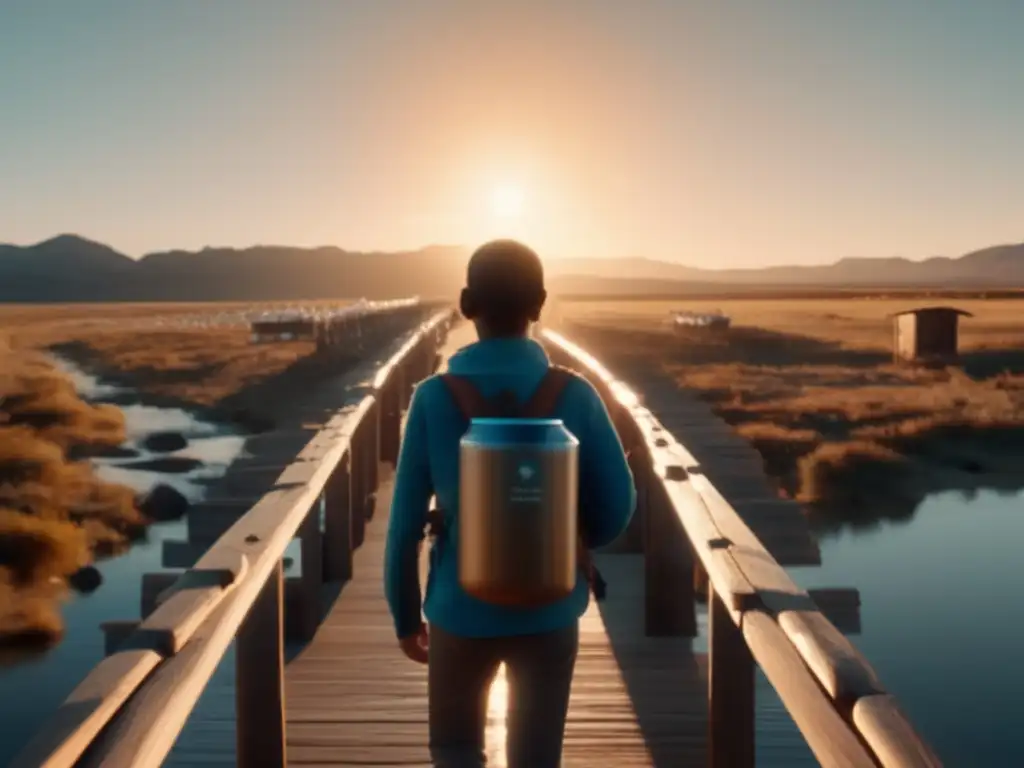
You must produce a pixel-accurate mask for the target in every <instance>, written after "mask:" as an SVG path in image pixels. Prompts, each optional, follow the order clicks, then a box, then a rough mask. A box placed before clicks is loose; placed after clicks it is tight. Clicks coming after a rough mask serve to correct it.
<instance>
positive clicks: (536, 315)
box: [530, 290, 548, 323]
mask: <svg viewBox="0 0 1024 768" xmlns="http://www.w3.org/2000/svg"><path fill="white" fill-rule="evenodd" d="M547 298H548V292H547V291H545V290H541V292H540V294H538V296H537V303H536V304H534V306H533V309H532V310H531V311H530V322H531V323H536V322H537V321H538V320H540V311H541V310H542V309H544V302H545V301H547Z"/></svg>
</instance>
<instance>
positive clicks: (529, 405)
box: [523, 365, 575, 419]
mask: <svg viewBox="0 0 1024 768" xmlns="http://www.w3.org/2000/svg"><path fill="white" fill-rule="evenodd" d="M573 376H575V374H574V373H573V372H572V371H570V370H569V369H568V368H563V367H562V366H560V365H552V366H551V367H550V368H548V372H547V373H546V374H544V378H543V379H541V380H540V384H538V385H537V389H535V390H534V391H533V394H532V395H531V396H530V399H529V400H527V401H526V404H525V405H524V406H523V417H524V418H527V419H543V418H547V417H549V416H551V415H552V414H553V413H554V412H555V407H556V406H557V405H558V399H559V398H560V397H561V396H562V392H563V391H564V390H565V385H566V384H568V383H569V380H570V379H571V378H573Z"/></svg>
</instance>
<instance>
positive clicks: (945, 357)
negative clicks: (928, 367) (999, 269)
mask: <svg viewBox="0 0 1024 768" xmlns="http://www.w3.org/2000/svg"><path fill="white" fill-rule="evenodd" d="M961 315H963V316H965V317H972V315H971V313H970V312H967V311H965V310H962V309H957V308H956V307H919V308H918V309H910V310H907V311H906V312H899V313H897V314H895V315H892V319H893V358H894V360H895V361H896V362H941V363H949V362H953V361H955V360H956V358H957V337H958V328H957V325H958V322H959V320H960V316H961Z"/></svg>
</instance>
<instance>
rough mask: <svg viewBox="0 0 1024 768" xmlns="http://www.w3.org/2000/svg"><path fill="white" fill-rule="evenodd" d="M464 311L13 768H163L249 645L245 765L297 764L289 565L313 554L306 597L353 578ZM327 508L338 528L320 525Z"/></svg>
mask: <svg viewBox="0 0 1024 768" xmlns="http://www.w3.org/2000/svg"><path fill="white" fill-rule="evenodd" d="M452 319H453V312H452V310H451V309H450V308H449V309H444V310H440V311H438V312H437V313H436V314H434V315H433V316H432V317H431V318H430V319H429V320H428V321H427V322H425V323H423V324H422V325H421V326H420V327H419V328H418V329H417V330H416V331H415V332H414V333H413V334H412V335H411V336H410V337H409V339H408V341H406V342H405V343H404V344H403V345H402V346H401V348H400V349H399V350H398V351H397V352H396V353H395V354H394V355H393V356H392V357H391V358H390V359H389V360H388V361H387V362H386V363H385V364H384V365H383V366H381V367H380V368H379V369H378V370H377V371H376V375H375V376H374V377H373V378H372V381H371V382H369V383H368V384H367V385H366V386H364V387H362V388H360V389H358V390H354V393H353V397H352V398H350V401H349V402H347V403H344V404H339V406H343V407H341V410H339V412H338V413H337V415H335V416H334V417H333V418H331V419H330V421H329V422H328V423H327V424H326V426H325V427H324V428H323V429H322V430H320V431H319V432H318V433H317V434H316V435H315V437H314V438H313V439H312V440H310V442H309V443H308V444H307V445H306V447H305V448H304V449H303V450H302V452H301V453H299V455H298V456H297V457H296V458H295V460H294V462H293V463H292V464H291V465H290V466H288V467H287V469H285V471H284V472H283V473H282V474H281V476H280V477H279V478H278V480H277V483H276V485H275V487H274V488H273V490H271V491H270V492H269V493H267V494H266V495H265V496H263V497H262V498H261V499H260V500H259V501H258V502H257V503H256V504H255V505H254V506H253V507H252V509H250V510H249V511H248V512H247V513H246V514H245V515H243V516H242V517H241V518H240V519H239V520H238V522H237V523H235V524H234V525H233V526H232V527H231V528H230V529H229V530H228V531H227V532H226V533H225V534H224V535H223V536H222V537H221V538H220V539H218V540H217V542H216V543H215V544H214V545H213V546H212V547H211V548H210V549H209V550H208V551H207V552H206V554H205V555H203V556H202V558H200V560H199V561H198V562H197V563H196V564H195V566H194V567H193V568H191V569H189V570H188V571H186V572H185V573H184V574H182V575H181V576H180V577H179V578H178V580H177V581H176V582H175V583H174V584H173V585H172V586H171V588H170V589H168V590H167V591H166V592H165V593H163V594H162V595H161V598H160V600H159V604H158V607H157V608H156V609H155V610H154V611H153V613H152V614H150V615H149V616H148V617H147V618H146V619H145V620H143V621H142V622H141V623H140V624H139V625H138V626H137V627H136V628H135V629H134V631H132V632H130V633H129V634H127V636H126V637H125V639H124V640H123V641H122V642H121V644H120V645H119V647H118V648H117V649H116V650H115V651H114V652H113V653H111V654H110V655H109V656H107V657H106V658H105V659H104V660H103V661H102V662H100V664H99V665H97V666H96V667H95V668H94V669H93V670H92V672H90V674H89V675H88V676H87V677H86V678H85V679H84V680H83V681H82V683H81V684H80V685H79V686H78V687H77V688H75V690H74V691H73V692H72V693H71V695H70V696H69V697H68V698H67V699H66V700H65V701H64V703H63V704H62V705H61V706H60V708H59V709H58V710H57V712H56V713H55V714H54V715H53V717H51V718H50V720H49V721H48V722H47V723H46V724H44V726H43V728H42V729H40V731H39V732H38V734H37V736H36V737H35V739H34V740H33V741H32V742H30V743H29V745H28V746H27V747H26V748H25V749H24V750H23V751H22V752H21V754H19V755H18V757H17V758H16V759H15V761H14V763H13V764H12V765H13V766H24V767H25V768H28V767H29V766H32V768H36V767H37V766H51V767H61V768H63V767H64V766H72V765H82V764H84V765H109V766H126V767H127V766H131V767H132V768H144V767H145V766H158V765H160V764H162V762H163V760H164V758H165V757H166V756H167V754H168V753H169V752H170V750H171V748H172V747H173V745H174V743H175V741H176V740H177V738H178V735H179V733H180V732H181V729H182V728H183V726H184V725H185V722H186V720H187V719H188V717H189V714H190V713H191V712H192V710H193V708H194V707H195V705H196V703H197V701H198V700H199V697H200V695H201V694H202V692H203V689H204V688H205V687H206V685H207V683H208V682H209V680H210V677H211V675H212V674H213V673H214V671H215V670H216V669H217V666H218V665H219V664H220V662H221V660H222V659H223V657H224V655H225V653H226V651H227V650H228V648H229V647H230V646H231V644H232V642H233V641H235V656H236V662H235V663H236V667H237V675H236V716H237V749H238V764H239V765H286V764H287V761H286V760H285V702H284V616H283V614H284V602H283V597H284V583H283V566H282V558H283V556H284V552H285V548H286V547H287V546H288V544H289V542H291V541H292V539H294V538H295V537H296V536H298V537H299V538H300V539H301V544H302V550H301V551H302V558H303V564H302V571H303V587H304V588H309V589H311V590H316V591H317V592H319V589H320V587H321V585H322V583H323V580H330V581H342V580H346V579H349V578H350V577H351V575H352V550H353V547H354V545H355V544H357V543H358V542H359V541H361V540H362V538H363V527H364V525H365V522H366V519H367V515H368V513H369V512H370V511H371V509H372V505H373V502H374V493H375V491H376V488H377V484H378V481H379V470H380V463H381V462H388V463H391V464H394V463H395V462H396V460H397V456H398V446H399V437H400V429H401V414H402V410H403V409H404V407H405V406H406V405H407V404H408V400H409V397H410V395H411V392H412V387H413V385H414V384H415V383H416V382H417V381H419V380H421V379H423V378H425V377H426V376H428V375H430V374H431V373H432V372H433V371H434V370H435V368H436V365H437V353H438V349H439V347H440V345H441V344H442V343H443V341H444V338H445V335H446V333H447V330H448V327H449V325H450V322H451V320H452ZM321 504H322V505H323V511H324V526H323V530H321V528H320V511H321Z"/></svg>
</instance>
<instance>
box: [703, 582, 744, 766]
mask: <svg viewBox="0 0 1024 768" xmlns="http://www.w3.org/2000/svg"><path fill="white" fill-rule="evenodd" d="M708 625H709V634H710V638H709V646H710V653H709V657H710V658H709V664H708V765H709V766H711V768H753V766H754V658H753V656H751V654H750V648H749V647H747V642H746V640H745V639H744V638H743V633H742V631H741V630H740V628H739V627H738V626H736V624H735V622H734V621H733V619H732V617H731V616H730V615H729V609H728V608H727V607H726V606H725V604H724V603H723V602H722V600H721V598H720V597H719V596H718V595H716V594H715V588H714V586H713V585H712V584H711V582H710V581H709V582H708Z"/></svg>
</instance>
